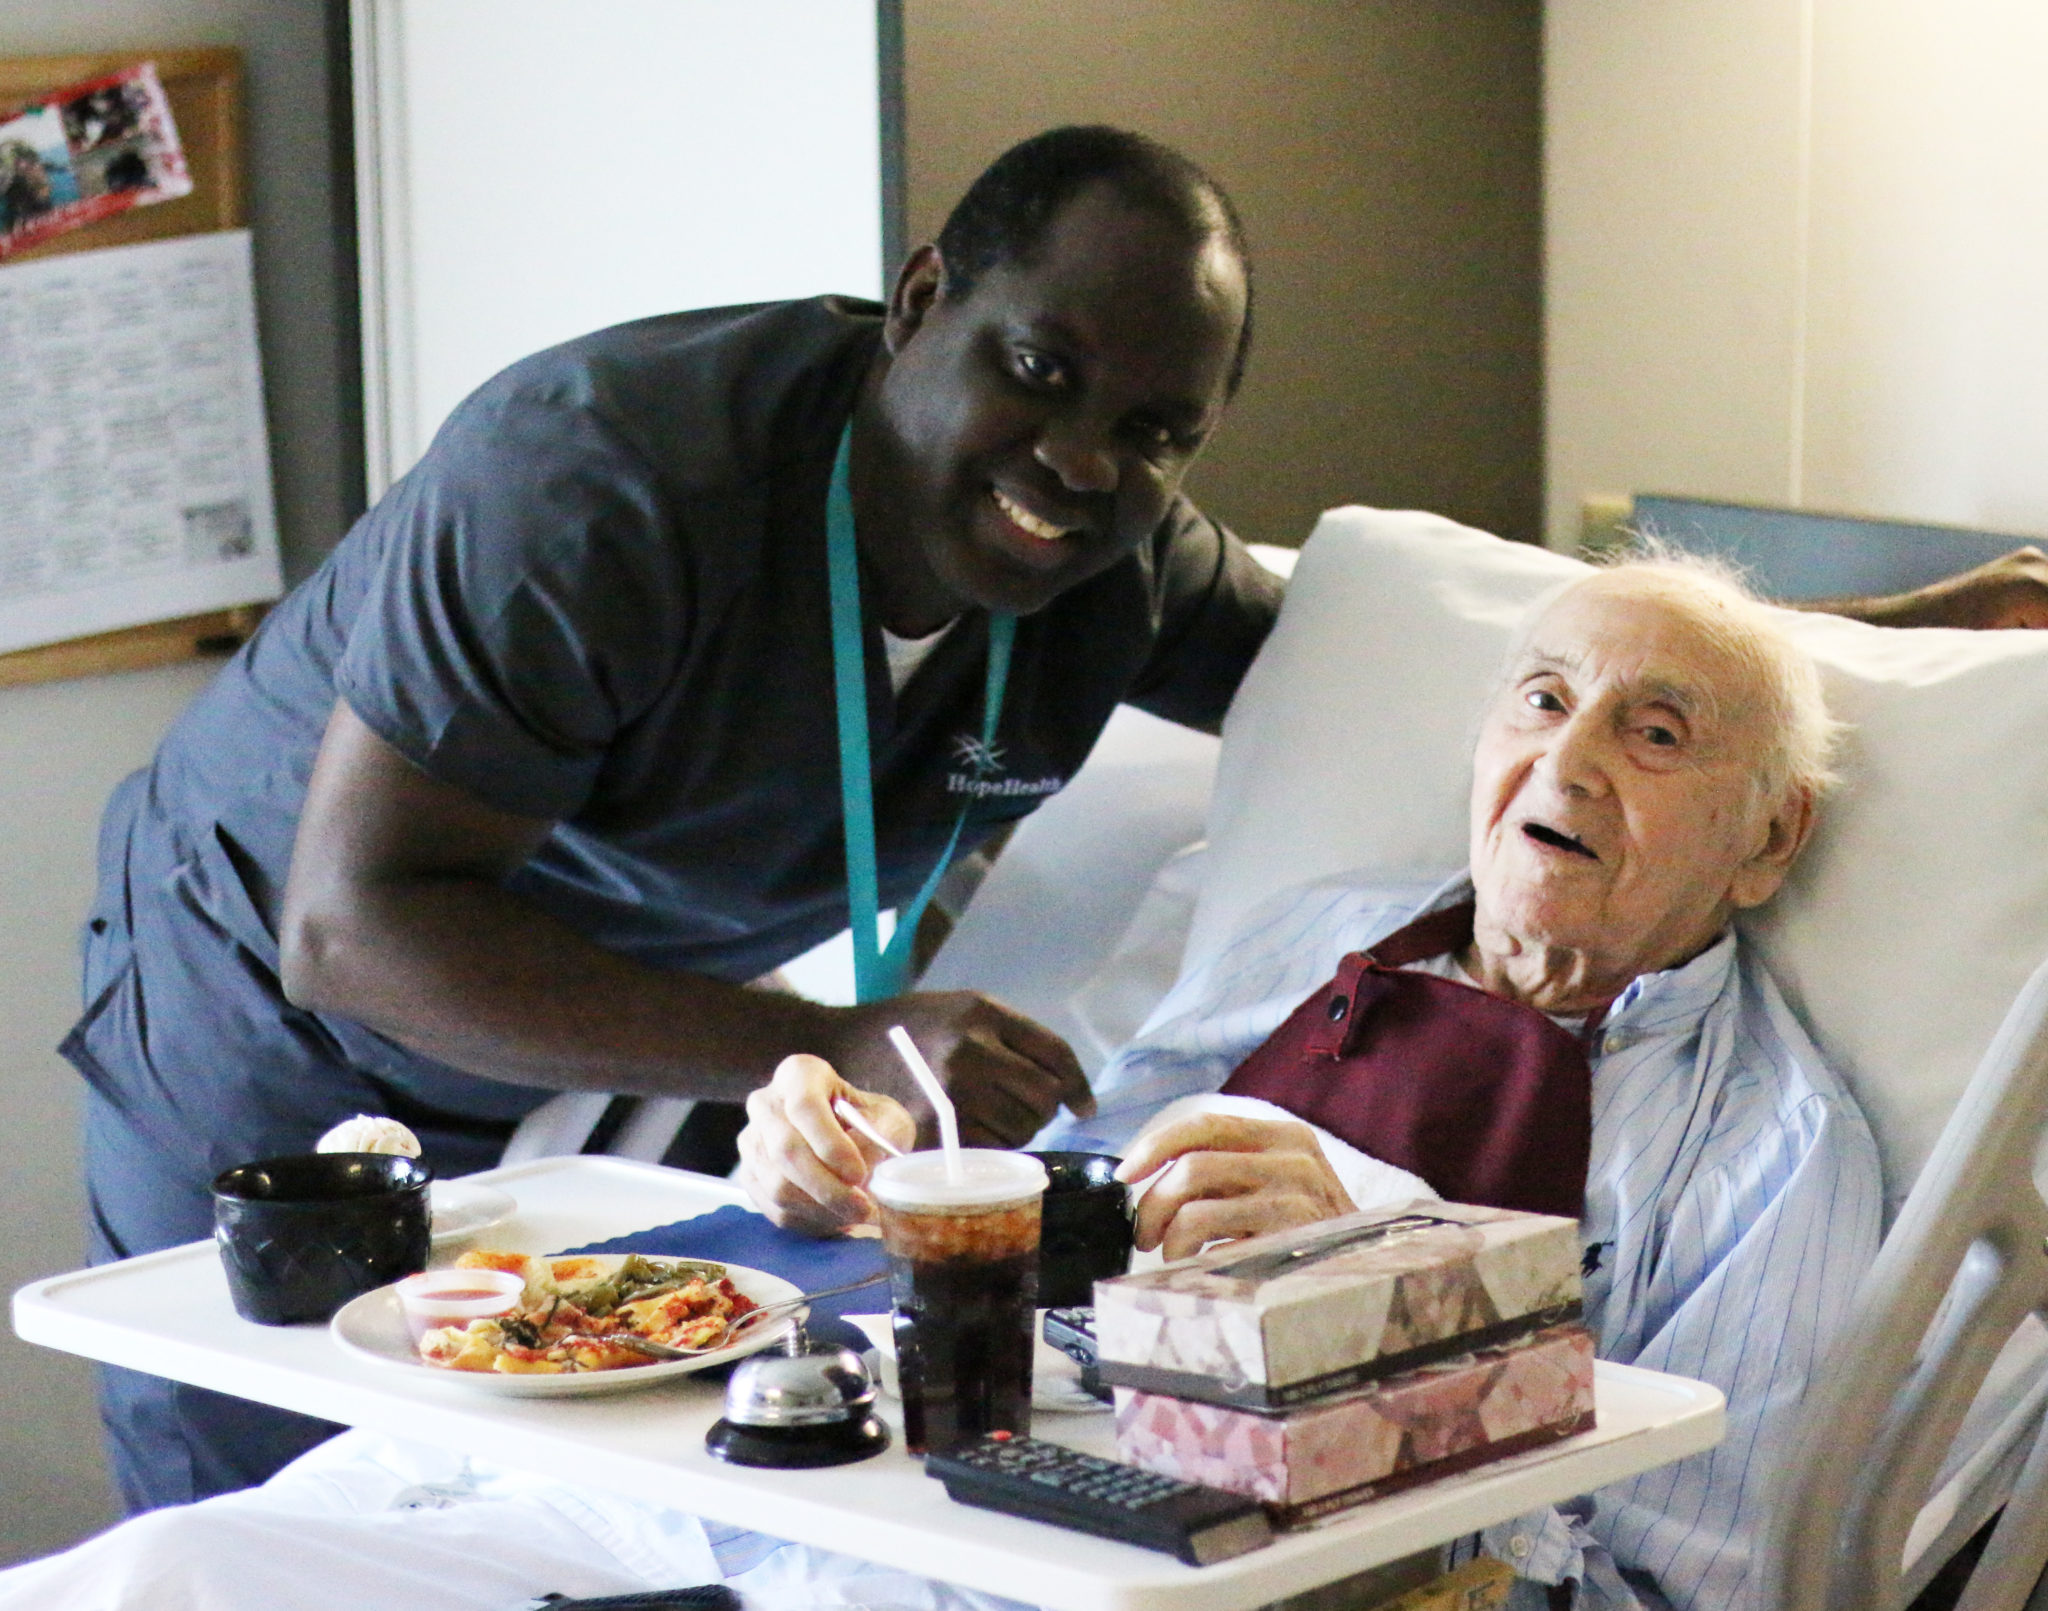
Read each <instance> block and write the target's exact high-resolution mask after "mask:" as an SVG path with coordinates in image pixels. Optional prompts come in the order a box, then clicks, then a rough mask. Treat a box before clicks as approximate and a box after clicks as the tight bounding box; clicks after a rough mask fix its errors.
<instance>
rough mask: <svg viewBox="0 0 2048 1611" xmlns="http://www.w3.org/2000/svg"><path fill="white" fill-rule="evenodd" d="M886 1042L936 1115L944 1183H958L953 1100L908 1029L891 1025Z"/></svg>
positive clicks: (957, 1130)
mask: <svg viewBox="0 0 2048 1611" xmlns="http://www.w3.org/2000/svg"><path fill="white" fill-rule="evenodd" d="M889 1043H890V1044H891V1045H892V1046H894V1047H895V1048H896V1055H897V1056H898V1057H900V1058H902V1059H903V1066H904V1067H905V1068H907V1069H909V1070H910V1075H911V1078H912V1079H914V1080H916V1081H917V1083H918V1084H919V1086H921V1087H922V1088H923V1090H924V1094H925V1098H926V1100H927V1101H929V1102H930V1103H931V1105H932V1111H933V1112H935V1113H937V1114H938V1116H939V1145H941V1146H942V1147H944V1148H945V1149H946V1183H947V1184H948V1185H951V1186H957V1185H959V1184H960V1178H961V1177H960V1120H959V1119H958V1117H956V1116H955V1114H954V1112H953V1099H952V1098H951V1097H950V1096H948V1095H946V1088H945V1087H944V1086H943V1085H941V1084H940V1083H939V1077H938V1075H936V1074H934V1073H933V1072H932V1066H931V1064H929V1063H927V1062H926V1061H925V1060H924V1053H923V1052H921V1051H919V1050H918V1049H917V1042H916V1041H914V1040H912V1039H911V1038H910V1032H909V1031H908V1030H906V1029H905V1028H904V1027H903V1026H902V1025H901V1024H896V1025H893V1026H892V1027H891V1028H890V1030H889Z"/></svg>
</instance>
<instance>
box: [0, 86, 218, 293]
mask: <svg viewBox="0 0 2048 1611" xmlns="http://www.w3.org/2000/svg"><path fill="white" fill-rule="evenodd" d="M191 191H192V176H191V174H190V172H189V171H188V170H187V168H186V165H185V152H184V149H183V148H182V147H181V146H180V145H179V144H178V130H177V125H176V124H175V123H174V122H173V121H172V119H171V103H170V101H169V100H168V98H166V96H165V95H164V87H163V85H162V83H161V82H160V81H159V80H158V78H157V76H156V66H155V64H154V63H151V62H142V63H140V64H138V65H137V66H134V67H129V68H124V69H122V70H121V71H120V72H118V73H109V74H107V75H106V76H105V77H104V78H95V79H89V80H87V81H86V82H84V83H81V84H69V85H66V86H65V87H64V88H62V89H59V90H52V91H50V92H48V93H46V94H44V95H41V96H39V97H37V98H36V99H35V100H34V101H31V102H29V103H28V104H27V105H24V106H18V107H15V108H14V109H12V110H11V111H7V112H0V259H4V258H6V257H8V256H9V255H10V254H12V253H15V252H19V251H23V250H25V249H26V248H28V247H30V246H34V245H36V244H38V243H39V242H42V241H46V240H48V239H50V238H51V237H52V236H55V235H61V234H63V233H64V232H65V231H66V230H72V229H82V228H83V227H85V226H86V225H87V224H94V223H97V222H99V220H101V219H102V218H111V217H112V216H113V215H114V214H116V213H120V212H126V211H127V210H128V209H129V208H130V207H140V206H147V205H148V204H150V203H151V202H158V201H170V200H173V199H175V198H176V197H179V196H185V195H190V194H191Z"/></svg>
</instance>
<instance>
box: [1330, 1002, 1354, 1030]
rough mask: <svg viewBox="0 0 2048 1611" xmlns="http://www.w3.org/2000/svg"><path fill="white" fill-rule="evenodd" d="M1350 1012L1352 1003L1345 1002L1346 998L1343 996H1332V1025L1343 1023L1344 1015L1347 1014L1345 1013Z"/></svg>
mask: <svg viewBox="0 0 2048 1611" xmlns="http://www.w3.org/2000/svg"><path fill="white" fill-rule="evenodd" d="M1350 1010H1351V1003H1350V1002H1348V1001H1346V1000H1345V999H1344V998H1343V997H1342V996H1332V997H1331V998H1330V1022H1331V1023H1333V1024H1339V1023H1342V1022H1343V1021H1344V1014H1345V1013H1347V1012H1349V1011H1350Z"/></svg>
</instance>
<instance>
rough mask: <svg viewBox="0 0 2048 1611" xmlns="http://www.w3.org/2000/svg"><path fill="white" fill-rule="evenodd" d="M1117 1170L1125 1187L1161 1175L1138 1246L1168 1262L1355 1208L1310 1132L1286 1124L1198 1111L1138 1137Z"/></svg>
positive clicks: (1143, 1205) (1142, 1213)
mask: <svg viewBox="0 0 2048 1611" xmlns="http://www.w3.org/2000/svg"><path fill="white" fill-rule="evenodd" d="M1162 1171H1163V1172H1162ZM1116 1173H1117V1178H1118V1179H1119V1180H1123V1181H1126V1182H1131V1183H1135V1182H1137V1181H1141V1180H1143V1179H1145V1178H1146V1177H1147V1176H1148V1175H1152V1174H1155V1173H1157V1174H1158V1176H1159V1178H1158V1179H1157V1180H1155V1181H1153V1183H1152V1186H1151V1189H1150V1190H1148V1191H1147V1192H1146V1193H1145V1195H1144V1197H1143V1198H1142V1199H1141V1200H1140V1201H1139V1204H1138V1223H1137V1240H1138V1246H1139V1248H1140V1249H1142V1250H1146V1251H1149V1250H1150V1249H1152V1248H1155V1247H1156V1248H1160V1249H1162V1250H1163V1251H1164V1253H1165V1254H1166V1256H1167V1257H1168V1258H1169V1259H1180V1258H1186V1257H1187V1256H1188V1255H1189V1254H1191V1253H1199V1252H1201V1250H1202V1249H1203V1248H1204V1247H1206V1246H1207V1245H1208V1244H1209V1243H1211V1242H1230V1241H1235V1240H1237V1239H1238V1238H1239V1237H1244V1236H1257V1235H1259V1234H1260V1233H1261V1232H1264V1231H1278V1230H1285V1229H1287V1228H1288V1227H1289V1226H1294V1225H1313V1224H1314V1223H1315V1222H1316V1221H1318V1220H1325V1219H1329V1218H1331V1217H1332V1216H1334V1215H1337V1214H1349V1213H1351V1212H1352V1210H1353V1209H1354V1207H1355V1206H1356V1205H1355V1204H1354V1203H1353V1202H1352V1201H1351V1198H1350V1196H1349V1195H1348V1194H1347V1193H1346V1192H1345V1190H1344V1187H1343V1186H1342V1185H1341V1184H1340V1183H1339V1182H1338V1179H1337V1175H1336V1172H1335V1171H1334V1170H1332V1169H1331V1168H1330V1165H1329V1161H1328V1160H1327V1159H1326V1158H1324V1157H1323V1149H1322V1148H1321V1147H1320V1146H1319V1145H1317V1143H1316V1137H1315V1132H1314V1131H1313V1130H1311V1129H1310V1128H1309V1127H1308V1126H1307V1125H1305V1124H1302V1123H1299V1122H1298V1121H1296V1120H1292V1119H1246V1118H1239V1117H1237V1116H1236V1115H1234V1114H1222V1113H1202V1114H1197V1115H1196V1116H1195V1117H1193V1118H1191V1119H1182V1120H1181V1121H1179V1122H1178V1123H1177V1124H1169V1125H1167V1126H1166V1127H1165V1128H1164V1129H1162V1130H1158V1131H1155V1132H1153V1133H1151V1134H1149V1135H1142V1136H1140V1137H1139V1138H1138V1142H1137V1144H1136V1145H1135V1146H1134V1147H1133V1148H1132V1149H1131V1152H1130V1154H1129V1156H1128V1157H1126V1158H1125V1159H1124V1161H1123V1163H1122V1164H1120V1165H1119V1166H1118V1168H1117V1172H1116Z"/></svg>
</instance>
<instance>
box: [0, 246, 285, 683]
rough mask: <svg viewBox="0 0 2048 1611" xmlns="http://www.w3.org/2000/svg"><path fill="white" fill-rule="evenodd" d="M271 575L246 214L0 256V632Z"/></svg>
mask: <svg viewBox="0 0 2048 1611" xmlns="http://www.w3.org/2000/svg"><path fill="white" fill-rule="evenodd" d="M282 591H283V573H282V570H281V568H280V566H279V563H278V549H277V520H276V515H275V512H274V510H273V508H272V504H271V495H270V455H269V447H268V443H267V441H266V438H265V436H264V428H263V384H262V372H261V369H260V367H259V364H258V359H257V349H256V304H255V296H254V291H253V287H252V282H251V279H250V272H249V235H248V231H246V230H229V231H223V232H221V233H218V234H211V235H187V236H181V237H179V238H177V239H173V240H164V241H152V242H150V243H148V244H146V245H141V246H114V247H107V248H103V249H101V250H99V251H94V252H75V253H72V254H70V255H68V256H64V257H54V258H49V259H47V260H45V261H42V262H35V263H21V264H16V265H12V266H6V267H0V652H5V651H8V650H13V649H25V648H30V647H32V646H34V645H37V644H44V643H56V642H61V641H63V640H64V639H66V638H77V637H83V636H86V635H87V634H89V633H95V632H106V631H111V630H113V629H114V628H117V627H126V626H139V625H141V624H142V623H143V622H146V621H163V620H170V619H173V618H175V617H178V616H184V615H197V614H200V613H202V612H204V611H207V610H219V609H226V608H228V607H230V606H232V605H237V604H251V603H255V602H257V601H259V600H265V599H274V598H276V597H277V596H278V594H279V593H281V592H282Z"/></svg>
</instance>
